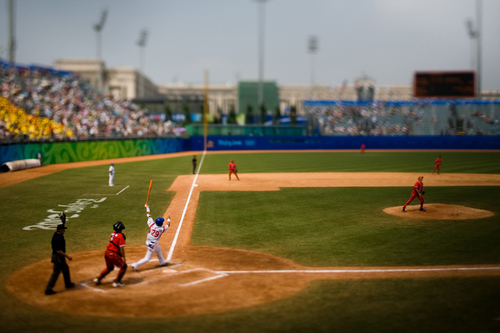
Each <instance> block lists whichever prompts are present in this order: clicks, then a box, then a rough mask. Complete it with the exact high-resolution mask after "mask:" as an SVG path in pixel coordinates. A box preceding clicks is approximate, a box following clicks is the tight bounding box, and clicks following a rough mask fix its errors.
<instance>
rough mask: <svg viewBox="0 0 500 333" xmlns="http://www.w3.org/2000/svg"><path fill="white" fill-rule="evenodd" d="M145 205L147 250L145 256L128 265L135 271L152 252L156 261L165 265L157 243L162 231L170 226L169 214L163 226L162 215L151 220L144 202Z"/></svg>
mask: <svg viewBox="0 0 500 333" xmlns="http://www.w3.org/2000/svg"><path fill="white" fill-rule="evenodd" d="M145 207H146V213H147V216H148V222H147V223H148V226H149V232H148V238H147V239H146V247H147V249H148V252H146V256H145V257H144V258H142V259H141V260H139V261H138V262H135V263H133V264H132V265H130V266H132V269H133V270H134V271H137V269H138V268H139V266H141V265H144V264H145V263H147V262H148V261H150V260H151V257H152V256H153V253H156V256H157V257H158V261H159V262H160V266H165V265H166V262H165V259H163V253H162V252H161V247H160V246H159V245H158V242H159V241H160V238H161V235H163V233H164V232H165V231H167V229H168V228H169V227H170V216H169V217H168V219H167V225H166V226H164V225H163V222H165V219H164V218H163V217H159V218H157V219H156V221H153V219H152V218H151V211H150V210H149V205H148V204H146V205H145Z"/></svg>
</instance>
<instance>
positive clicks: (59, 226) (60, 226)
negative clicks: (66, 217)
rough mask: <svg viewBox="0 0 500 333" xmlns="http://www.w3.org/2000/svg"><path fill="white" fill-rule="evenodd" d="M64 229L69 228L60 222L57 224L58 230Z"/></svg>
mask: <svg viewBox="0 0 500 333" xmlns="http://www.w3.org/2000/svg"><path fill="white" fill-rule="evenodd" d="M62 229H68V228H66V227H65V226H64V224H58V225H57V231H59V230H62Z"/></svg>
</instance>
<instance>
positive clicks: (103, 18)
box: [94, 9, 108, 91]
mask: <svg viewBox="0 0 500 333" xmlns="http://www.w3.org/2000/svg"><path fill="white" fill-rule="evenodd" d="M107 16H108V10H107V9H105V10H103V11H102V12H101V18H100V20H99V22H97V23H96V24H94V30H95V32H96V36H97V49H96V52H97V55H96V56H97V60H98V69H97V90H98V91H101V88H102V66H101V63H102V59H101V32H102V29H103V28H104V23H106V18H107Z"/></svg>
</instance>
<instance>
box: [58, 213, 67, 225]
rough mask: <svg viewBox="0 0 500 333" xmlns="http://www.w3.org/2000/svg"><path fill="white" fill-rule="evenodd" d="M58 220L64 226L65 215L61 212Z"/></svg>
mask: <svg viewBox="0 0 500 333" xmlns="http://www.w3.org/2000/svg"><path fill="white" fill-rule="evenodd" d="M59 219H60V220H61V222H62V224H64V225H66V213H65V212H61V214H59Z"/></svg>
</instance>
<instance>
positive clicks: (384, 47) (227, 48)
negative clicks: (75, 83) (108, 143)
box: [0, 0, 500, 90]
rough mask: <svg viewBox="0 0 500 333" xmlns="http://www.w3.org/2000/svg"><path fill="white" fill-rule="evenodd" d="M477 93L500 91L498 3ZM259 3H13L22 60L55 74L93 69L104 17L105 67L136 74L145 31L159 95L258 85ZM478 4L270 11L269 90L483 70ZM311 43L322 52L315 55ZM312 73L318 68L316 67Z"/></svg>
mask: <svg viewBox="0 0 500 333" xmlns="http://www.w3.org/2000/svg"><path fill="white" fill-rule="evenodd" d="M482 3H483V48H482V67H483V71H482V73H483V74H482V87H483V89H486V90H500V19H499V16H500V1H499V0H482ZM0 8H1V9H0V24H1V28H0V56H1V57H2V58H4V59H6V58H7V57H8V52H7V46H6V44H7V38H8V23H7V22H8V20H7V0H0ZM258 8H259V5H258V3H257V2H256V1H255V0H16V11H15V12H16V39H17V51H16V60H17V62H18V63H20V64H38V65H52V64H53V62H54V60H56V59H61V58H73V59H95V58H96V57H97V37H96V32H95V31H94V29H93V26H94V24H96V23H97V22H98V21H99V18H100V16H101V12H102V11H103V10H104V9H107V10H108V17H107V20H106V22H105V25H104V29H103V31H102V58H103V60H104V61H105V62H106V65H107V66H108V67H115V66H134V67H136V68H140V67H141V56H140V55H141V51H140V50H141V48H140V47H139V46H138V45H137V42H138V40H139V36H140V32H141V30H143V29H147V30H148V31H149V35H148V38H147V41H146V46H145V48H144V55H145V56H144V72H145V74H146V75H147V76H148V77H149V78H151V79H152V80H153V82H155V83H156V84H167V83H173V82H183V83H203V75H204V74H203V73H204V71H205V70H208V72H209V81H210V83H227V82H231V83H234V82H236V81H237V80H238V79H239V80H257V79H258V17H259V16H258ZM469 18H470V19H472V20H473V21H474V23H476V0H269V1H268V2H267V3H266V5H265V23H266V24H265V51H264V79H265V80H275V81H277V83H278V84H285V85H308V84H311V69H312V68H314V69H315V70H314V73H315V74H314V82H315V83H316V84H321V85H332V86H336V85H340V84H341V83H342V82H343V81H344V80H347V82H348V84H352V83H353V82H354V80H355V79H356V78H359V77H361V76H363V75H367V76H369V77H371V78H373V79H374V80H375V81H376V84H377V85H389V84H410V83H411V82H412V78H413V73H414V72H415V71H428V70H432V71H439V70H470V69H471V68H472V66H473V64H474V63H475V61H476V53H475V46H474V44H473V43H474V42H473V41H472V40H471V39H470V37H469V35H468V32H467V29H466V25H465V21H466V20H467V19H469ZM311 36H316V37H317V39H318V51H317V53H316V55H315V56H314V57H313V56H311V54H310V53H309V52H308V40H309V38H310V37H311ZM312 63H314V66H312V65H311V64H312Z"/></svg>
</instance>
